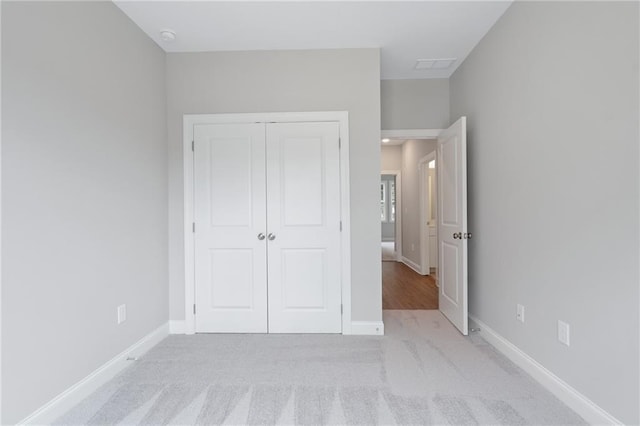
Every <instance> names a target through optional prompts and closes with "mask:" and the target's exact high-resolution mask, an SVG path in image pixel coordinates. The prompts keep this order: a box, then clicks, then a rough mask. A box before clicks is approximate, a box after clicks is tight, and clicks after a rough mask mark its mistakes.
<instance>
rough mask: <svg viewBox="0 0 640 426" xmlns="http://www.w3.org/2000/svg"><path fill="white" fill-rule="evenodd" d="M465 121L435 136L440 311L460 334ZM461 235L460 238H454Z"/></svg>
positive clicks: (464, 325) (464, 327)
mask: <svg viewBox="0 0 640 426" xmlns="http://www.w3.org/2000/svg"><path fill="white" fill-rule="evenodd" d="M466 138H467V133H466V118H465V117H462V118H460V119H459V120H458V121H456V122H455V123H454V124H453V125H452V126H451V127H450V128H448V129H447V130H445V131H444V132H442V134H441V135H440V136H439V137H438V152H437V155H438V158H437V165H438V166H437V173H438V179H437V182H438V204H437V205H438V242H439V253H438V256H439V259H438V260H439V263H440V264H439V269H438V276H439V284H440V296H439V307H440V311H442V313H443V314H444V315H445V316H446V317H447V318H448V319H449V320H450V321H451V322H452V323H453V325H455V326H456V327H457V328H458V329H459V330H460V332H461V333H462V334H464V335H466V334H467V333H468V317H467V240H466V239H464V238H462V236H463V235H466V234H465V233H466V232H467V229H466V228H467V159H466V144H467V142H466ZM454 235H460V238H454Z"/></svg>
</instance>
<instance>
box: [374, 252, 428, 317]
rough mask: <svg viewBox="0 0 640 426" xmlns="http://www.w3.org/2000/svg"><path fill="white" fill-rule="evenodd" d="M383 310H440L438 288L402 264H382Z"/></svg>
mask: <svg viewBox="0 0 640 426" xmlns="http://www.w3.org/2000/svg"><path fill="white" fill-rule="evenodd" d="M382 309H438V287H437V286H436V283H435V281H434V279H433V278H432V277H431V276H429V275H426V276H423V275H420V274H418V273H417V272H415V271H414V270H413V269H411V268H409V267H408V266H407V265H405V264H404V263H401V262H382Z"/></svg>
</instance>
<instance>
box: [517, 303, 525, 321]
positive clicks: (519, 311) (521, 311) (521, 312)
mask: <svg viewBox="0 0 640 426" xmlns="http://www.w3.org/2000/svg"><path fill="white" fill-rule="evenodd" d="M516 319H517V320H518V321H520V322H524V306H522V305H521V304H519V303H518V306H517V308H516Z"/></svg>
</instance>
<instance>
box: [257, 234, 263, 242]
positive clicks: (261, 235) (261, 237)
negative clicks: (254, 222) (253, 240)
mask: <svg viewBox="0 0 640 426" xmlns="http://www.w3.org/2000/svg"><path fill="white" fill-rule="evenodd" d="M258 239H259V240H260V241H262V240H264V234H263V233H262V232H261V233H259V234H258Z"/></svg>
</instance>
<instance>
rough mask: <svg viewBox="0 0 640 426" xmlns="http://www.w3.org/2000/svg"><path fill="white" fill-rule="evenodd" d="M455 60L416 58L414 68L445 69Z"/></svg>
mask: <svg viewBox="0 0 640 426" xmlns="http://www.w3.org/2000/svg"><path fill="white" fill-rule="evenodd" d="M455 62H456V58H448V59H418V60H417V61H416V66H415V67H414V69H417V70H445V69H447V68H449V67H450V66H451V65H453V64H454V63H455Z"/></svg>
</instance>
